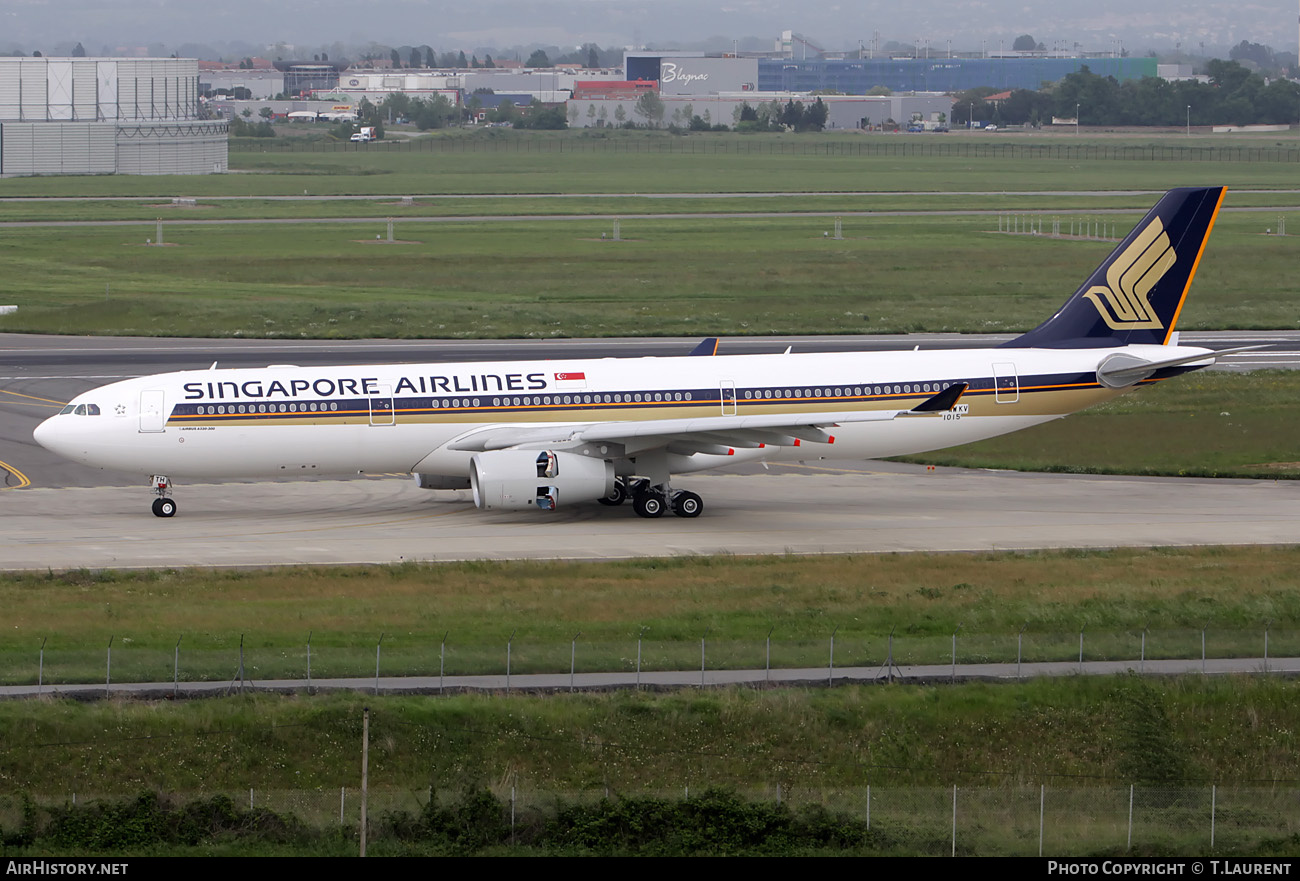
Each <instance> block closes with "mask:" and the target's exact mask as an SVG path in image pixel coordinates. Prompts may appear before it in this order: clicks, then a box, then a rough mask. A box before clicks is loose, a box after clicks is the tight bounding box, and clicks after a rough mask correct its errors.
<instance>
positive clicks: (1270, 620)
mask: <svg viewBox="0 0 1300 881" xmlns="http://www.w3.org/2000/svg"><path fill="white" fill-rule="evenodd" d="M1272 624H1273V620H1272V619H1271V618H1270V619H1269V620H1267V621H1265V622H1264V672H1265V673H1267V672H1268V628H1269V627H1270V626H1272Z"/></svg>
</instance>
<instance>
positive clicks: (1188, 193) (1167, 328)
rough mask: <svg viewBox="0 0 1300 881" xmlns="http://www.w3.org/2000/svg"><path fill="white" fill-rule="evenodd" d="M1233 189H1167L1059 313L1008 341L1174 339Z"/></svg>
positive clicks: (1063, 344)
mask: <svg viewBox="0 0 1300 881" xmlns="http://www.w3.org/2000/svg"><path fill="white" fill-rule="evenodd" d="M1226 192H1227V188H1226V187H1184V188H1181V189H1176V190H1170V191H1169V192H1167V193H1165V195H1164V196H1163V197H1161V199H1160V201H1159V202H1157V203H1156V206H1155V207H1154V208H1152V209H1151V210H1150V211H1149V212H1148V213H1147V216H1146V217H1144V218H1142V220H1141V221H1140V222H1139V223H1138V225H1137V226H1135V227H1134V228H1133V231H1132V232H1130V233H1129V234H1128V236H1127V237H1126V238H1125V239H1124V241H1122V242H1120V243H1119V245H1118V246H1117V247H1116V248H1115V250H1114V251H1111V253H1110V255H1109V256H1108V257H1107V258H1106V259H1105V260H1104V261H1102V264H1101V265H1100V266H1098V267H1097V268H1096V269H1095V270H1094V271H1093V273H1092V275H1090V276H1089V277H1088V280H1087V281H1085V282H1084V283H1083V285H1082V286H1081V287H1080V288H1079V289H1078V290H1077V291H1075V292H1074V296H1072V297H1070V299H1069V300H1067V301H1066V303H1065V305H1064V306H1062V307H1061V308H1060V310H1059V311H1058V312H1057V313H1056V314H1055V315H1053V316H1052V317H1051V318H1049V319H1047V320H1046V321H1044V322H1043V323H1042V324H1040V325H1038V327H1036V328H1034V329H1033V330H1031V331H1029V332H1028V333H1026V334H1023V335H1021V336H1019V337H1017V338H1016V339H1014V340H1011V341H1010V342H1006V343H1003V344H1002V345H1003V346H1004V347H1007V348H1029V347H1036V348H1045V349H1067V348H1103V347H1109V346H1125V345H1136V344H1151V345H1165V344H1167V343H1168V342H1169V340H1170V336H1171V334H1173V332H1174V325H1175V324H1176V322H1177V321H1178V314H1179V313H1180V312H1181V311H1182V308H1183V302H1184V300H1186V298H1187V290H1188V288H1189V287H1191V284H1192V278H1193V277H1194V276H1195V275H1196V267H1197V266H1198V265H1199V264H1200V262H1201V255H1202V254H1203V253H1204V252H1205V245H1206V242H1208V241H1209V238H1210V230H1212V229H1213V228H1214V220H1215V218H1216V217H1217V216H1218V214H1219V207H1220V206H1221V205H1222V204H1223V196H1224V193H1226Z"/></svg>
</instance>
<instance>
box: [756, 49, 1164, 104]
mask: <svg viewBox="0 0 1300 881" xmlns="http://www.w3.org/2000/svg"><path fill="white" fill-rule="evenodd" d="M1085 66H1087V68H1088V69H1089V70H1091V71H1092V72H1093V73H1095V74H1097V75H1098V76H1113V77H1114V78H1115V79H1117V80H1119V81H1121V82H1123V81H1124V80H1131V79H1141V78H1142V77H1147V76H1152V77H1153V76H1155V75H1156V59H1154V58H1125V57H1122V56H1101V57H1091V58H1078V57H1069V58H1062V57H1055V56H1041V55H1028V54H1026V55H1014V56H1012V55H1004V56H1000V57H991V58H982V57H981V58H854V59H838V60H827V59H813V60H808V61H798V60H794V59H780V58H762V59H759V60H758V88H759V90H761V91H764V92H778V91H790V92H812V91H818V90H834V91H837V92H842V93H844V94H846V95H865V94H866V93H867V92H869V91H871V89H873V88H876V87H881V86H883V87H884V88H886V89H890V90H892V91H895V92H963V91H965V90H967V89H974V88H977V87H979V86H992V87H993V88H995V89H998V90H1003V89H1034V90H1036V89H1039V88H1041V87H1042V85H1043V83H1054V82H1056V81H1058V80H1061V79H1064V78H1065V77H1066V76H1068V75H1069V74H1072V73H1077V72H1078V71H1080V70H1081V69H1083V67H1085Z"/></svg>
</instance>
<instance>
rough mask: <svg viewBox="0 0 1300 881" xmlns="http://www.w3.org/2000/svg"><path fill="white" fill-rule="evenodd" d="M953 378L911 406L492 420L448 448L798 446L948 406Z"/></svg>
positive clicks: (958, 392) (959, 388)
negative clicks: (538, 422)
mask: <svg viewBox="0 0 1300 881" xmlns="http://www.w3.org/2000/svg"><path fill="white" fill-rule="evenodd" d="M966 388H967V385H966V383H956V384H954V385H951V386H949V387H948V388H946V389H944V390H943V391H941V392H939V393H938V394H935V395H932V396H931V397H929V398H927V399H926V400H924V401H922V402H921V403H920V404H918V405H917V406H915V407H913V408H912V409H910V410H827V411H823V412H820V413H770V414H758V415H744V416H741V415H736V416H699V417H692V418H689V419H651V420H644V421H637V422H593V423H569V424H565V425H553V426H541V427H537V428H533V427H529V426H521V425H496V426H488V427H486V428H483V429H480V430H478V431H475V432H473V433H471V434H469V435H466V436H464V437H462V438H459V439H457V440H455V441H452V442H451V443H450V444H448V448H449V449H453V450H467V451H474V452H483V451H486V450H503V449H509V448H528V447H546V446H559V445H565V446H580V445H582V444H587V443H602V444H618V445H620V446H622V447H623V448H624V453H625V454H627V455H632V454H635V453H637V452H643V451H645V450H651V449H657V448H667V449H668V450H669V451H670V452H674V453H682V454H685V455H690V454H692V453H710V454H714V455H728V454H730V453H731V452H732V449H733V448H736V447H739V448H748V449H752V448H756V447H762V446H799V445H800V444H801V443H802V442H804V441H810V442H815V443H834V442H835V437H834V435H832V434H830V433H829V432H827V431H826V430H825V429H827V428H833V427H835V426H837V425H844V424H847V423H863V422H890V421H892V420H894V419H896V418H898V417H900V416H933V415H939V414H941V413H944V412H946V411H948V410H951V409H952V408H953V407H954V406H955V405H956V403H957V400H958V399H959V398H960V397H961V396H962V394H963V393H964V392H965V391H966Z"/></svg>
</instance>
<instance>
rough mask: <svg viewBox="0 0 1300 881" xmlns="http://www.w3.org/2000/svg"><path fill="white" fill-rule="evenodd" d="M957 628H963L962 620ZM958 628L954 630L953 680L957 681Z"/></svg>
mask: <svg viewBox="0 0 1300 881" xmlns="http://www.w3.org/2000/svg"><path fill="white" fill-rule="evenodd" d="M957 630H961V622H960V621H958V622H957ZM957 630H954V631H953V632H952V681H953V682H956V681H957Z"/></svg>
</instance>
